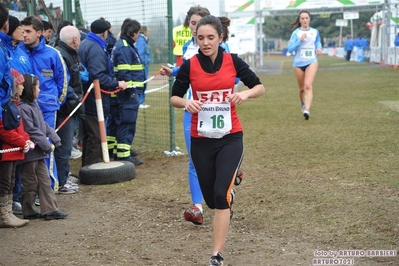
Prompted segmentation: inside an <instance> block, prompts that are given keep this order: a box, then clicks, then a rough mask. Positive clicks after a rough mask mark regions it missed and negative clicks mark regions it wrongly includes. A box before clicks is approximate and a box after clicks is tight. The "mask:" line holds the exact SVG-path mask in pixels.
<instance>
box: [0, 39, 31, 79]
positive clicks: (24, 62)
mask: <svg viewBox="0 0 399 266" xmlns="http://www.w3.org/2000/svg"><path fill="white" fill-rule="evenodd" d="M13 40H14V39H13V38H12V37H11V36H8V35H6V37H5V38H4V42H5V48H6V49H7V52H8V58H9V60H10V66H11V67H12V68H14V69H16V70H18V72H19V73H21V74H31V73H32V66H31V64H30V61H29V56H28V55H27V54H26V53H25V52H24V51H23V50H22V49H21V46H20V45H19V44H18V43H17V44H15V45H13V44H12V41H13Z"/></svg>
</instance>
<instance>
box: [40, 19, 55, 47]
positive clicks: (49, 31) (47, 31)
mask: <svg viewBox="0 0 399 266" xmlns="http://www.w3.org/2000/svg"><path fill="white" fill-rule="evenodd" d="M42 23H43V27H44V30H43V36H44V39H46V44H49V42H50V41H51V38H52V37H53V34H54V28H53V25H52V24H51V23H49V22H47V21H45V20H43V21H42Z"/></svg>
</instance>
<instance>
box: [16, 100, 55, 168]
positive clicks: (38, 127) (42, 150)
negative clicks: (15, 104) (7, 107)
mask: <svg viewBox="0 0 399 266" xmlns="http://www.w3.org/2000/svg"><path fill="white" fill-rule="evenodd" d="M19 108H20V110H21V117H22V121H23V123H24V128H25V131H26V132H27V133H28V134H29V137H30V140H31V141H33V142H34V143H35V144H36V145H35V149H34V150H32V151H29V152H28V153H26V155H25V159H24V160H23V162H22V163H27V162H32V161H38V160H41V159H44V158H47V157H48V154H50V153H51V152H52V151H53V150H52V148H51V143H50V142H49V141H48V139H47V138H49V139H51V140H52V141H53V143H54V145H55V146H56V147H58V146H60V145H61V139H60V137H59V136H58V135H57V133H55V130H54V129H53V128H51V127H49V125H48V124H47V123H46V122H45V121H44V119H43V114H42V112H41V111H40V108H39V106H38V105H37V103H36V102H32V103H27V102H24V101H21V102H19Z"/></svg>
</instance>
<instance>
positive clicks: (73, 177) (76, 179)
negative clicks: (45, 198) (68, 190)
mask: <svg viewBox="0 0 399 266" xmlns="http://www.w3.org/2000/svg"><path fill="white" fill-rule="evenodd" d="M67 180H68V181H71V182H72V183H75V184H79V183H80V180H79V177H77V176H76V175H74V174H72V173H71V172H69V174H68V178H67Z"/></svg>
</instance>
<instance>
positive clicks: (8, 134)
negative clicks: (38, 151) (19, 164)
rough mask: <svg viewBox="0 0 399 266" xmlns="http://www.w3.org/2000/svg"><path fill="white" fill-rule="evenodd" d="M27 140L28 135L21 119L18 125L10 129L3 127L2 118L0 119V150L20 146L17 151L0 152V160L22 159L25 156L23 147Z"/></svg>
mask: <svg viewBox="0 0 399 266" xmlns="http://www.w3.org/2000/svg"><path fill="white" fill-rule="evenodd" d="M27 140H29V135H28V134H27V133H26V132H25V130H24V125H23V122H22V120H21V121H20V123H19V127H17V128H15V129H11V130H6V129H4V126H3V120H0V150H3V151H4V150H7V149H12V148H18V147H19V148H21V149H20V150H17V151H12V152H5V153H0V162H5V161H19V160H23V159H24V158H25V154H24V152H23V149H24V146H25V144H26V141H27Z"/></svg>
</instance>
